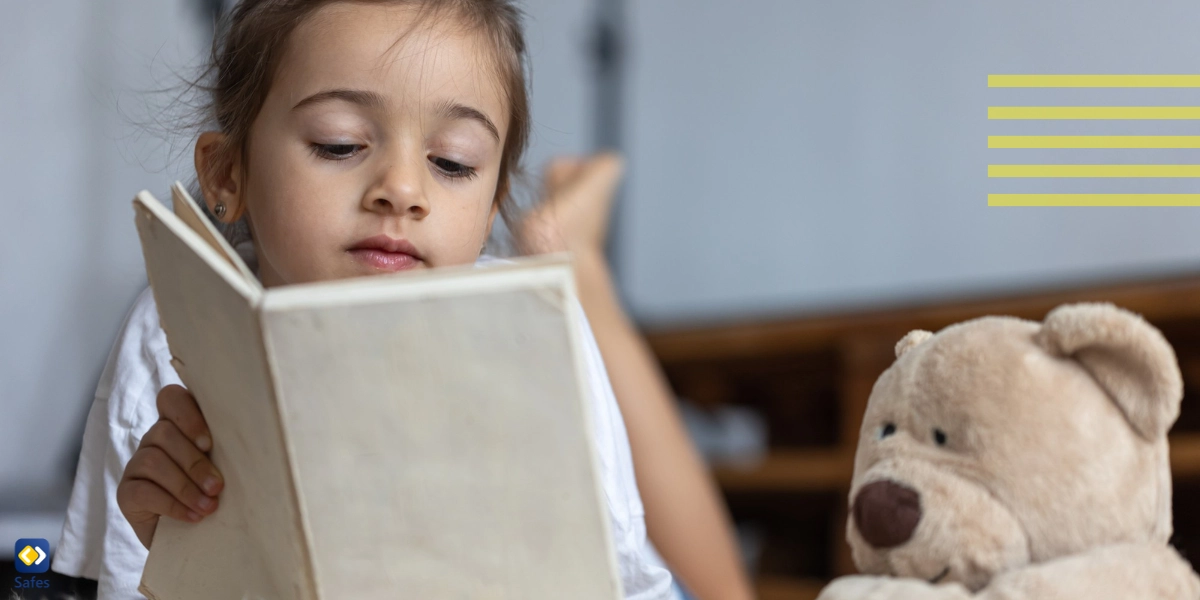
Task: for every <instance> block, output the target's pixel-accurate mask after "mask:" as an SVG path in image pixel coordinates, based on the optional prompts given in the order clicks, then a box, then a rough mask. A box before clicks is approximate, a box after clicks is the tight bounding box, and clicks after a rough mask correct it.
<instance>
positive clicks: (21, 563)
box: [13, 538, 50, 573]
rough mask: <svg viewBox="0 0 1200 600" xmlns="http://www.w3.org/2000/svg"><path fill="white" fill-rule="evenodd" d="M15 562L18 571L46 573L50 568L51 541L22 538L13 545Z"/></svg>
mask: <svg viewBox="0 0 1200 600" xmlns="http://www.w3.org/2000/svg"><path fill="white" fill-rule="evenodd" d="M13 564H14V566H16V568H17V572H18V573H45V572H46V571H48V570H50V542H47V541H46V540H43V539H41V538H21V539H19V540H17V543H16V544H15V545H14V547H13Z"/></svg>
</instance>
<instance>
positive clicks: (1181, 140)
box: [988, 135, 1200, 148]
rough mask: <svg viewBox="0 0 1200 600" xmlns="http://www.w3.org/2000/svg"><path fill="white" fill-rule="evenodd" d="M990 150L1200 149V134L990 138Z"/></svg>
mask: <svg viewBox="0 0 1200 600" xmlns="http://www.w3.org/2000/svg"><path fill="white" fill-rule="evenodd" d="M988 148H1200V135H989V136H988Z"/></svg>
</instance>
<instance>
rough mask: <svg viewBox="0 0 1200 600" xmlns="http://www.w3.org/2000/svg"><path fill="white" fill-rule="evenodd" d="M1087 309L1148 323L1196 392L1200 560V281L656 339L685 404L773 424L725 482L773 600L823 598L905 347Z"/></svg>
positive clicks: (1192, 426)
mask: <svg viewBox="0 0 1200 600" xmlns="http://www.w3.org/2000/svg"><path fill="white" fill-rule="evenodd" d="M1081 301H1107V302H1112V303H1115V304H1117V305H1119V306H1122V307H1124V308H1127V309H1129V310H1132V311H1134V312H1137V313H1140V314H1142V315H1143V316H1144V317H1145V318H1146V319H1147V320H1149V321H1150V322H1151V323H1153V324H1154V325H1155V326H1157V327H1159V328H1160V329H1161V330H1162V331H1163V333H1164V334H1165V335H1166V336H1167V338H1168V339H1169V340H1170V341H1171V343H1172V344H1173V345H1174V347H1175V349H1176V353H1177V355H1178V357H1179V362H1180V366H1181V368H1182V370H1183V374H1184V379H1185V384H1186V391H1185V398H1184V404H1183V414H1182V416H1181V418H1180V421H1179V422H1178V423H1177V424H1176V426H1175V428H1174V430H1173V432H1172V437H1171V464H1172V468H1173V470H1174V473H1175V487H1176V491H1175V512H1176V516H1175V524H1176V535H1175V538H1174V540H1173V541H1174V543H1175V544H1176V546H1177V547H1178V548H1180V550H1181V551H1183V552H1184V554H1185V556H1186V555H1187V554H1188V551H1189V550H1190V551H1191V553H1192V554H1193V555H1194V557H1200V510H1196V509H1194V508H1193V507H1195V506H1200V274H1196V275H1190V276H1185V277H1176V278H1168V279H1155V280H1144V281H1131V282H1126V283H1117V284H1104V285H1094V286H1088V287H1079V288H1074V289H1060V290H1048V291H1042V292H1028V293H1020V294H1008V295H1005V296H1002V297H1000V296H997V297H988V298H974V299H960V300H955V301H946V302H932V303H928V304H923V305H913V306H905V307H893V308H886V309H877V310H866V311H857V312H852V313H844V314H828V315H821V316H810V317H805V318H798V319H790V320H783V319H779V320H763V321H757V322H746V323H736V324H728V325H713V326H705V327H699V328H674V329H668V330H658V331H651V332H649V333H648V338H649V342H650V345H651V347H652V348H653V350H654V352H655V353H656V354H657V356H658V358H659V360H661V362H662V364H663V367H664V370H665V372H666V374H667V377H668V378H669V379H670V381H671V383H672V385H673V386H674V388H675V390H676V392H677V393H678V394H679V395H680V396H682V397H685V398H688V399H690V400H692V401H694V402H696V403H698V404H700V405H702V406H710V407H711V406H715V405H720V404H723V403H737V404H743V405H747V406H751V407H754V408H755V409H757V410H758V411H760V412H761V413H762V414H763V415H764V416H765V417H766V418H767V423H768V430H769V441H770V451H769V454H768V456H767V457H766V458H765V460H763V461H762V462H761V463H759V464H757V465H754V466H750V467H742V468H729V467H718V468H716V469H715V475H716V479H717V481H718V483H719V485H720V487H721V489H722V491H723V492H724V494H725V497H726V499H727V501H728V502H729V506H730V510H731V512H732V513H733V516H734V519H735V520H736V521H738V522H739V523H753V524H755V525H756V526H757V527H758V529H759V530H760V531H761V532H762V533H763V543H762V553H761V557H760V560H759V561H758V564H759V567H758V569H757V571H758V572H757V573H755V578H756V582H757V585H758V590H759V593H760V595H761V598H762V599H763V600H785V599H786V600H793V599H794V600H802V599H809V598H814V597H815V596H816V594H817V592H818V591H819V590H820V588H821V586H822V585H823V584H824V582H825V581H827V580H828V579H829V578H831V577H834V576H837V575H841V574H846V573H852V572H854V567H853V564H852V562H851V559H850V556H849V548H848V547H847V546H846V543H845V541H844V532H845V522H846V504H847V498H846V496H847V493H848V484H849V480H850V475H851V470H852V461H853V457H854V449H855V445H856V444H857V441H858V428H859V424H860V420H861V416H862V413H863V410H864V408H865V406H866V401H867V397H868V395H869V394H870V391H871V386H872V385H873V384H874V382H875V379H876V378H877V377H878V376H879V374H880V373H881V372H882V371H883V370H884V369H885V368H887V367H888V365H890V364H891V363H892V360H893V347H894V345H895V343H896V341H897V340H899V339H900V338H901V337H902V336H903V335H904V334H905V333H907V332H908V331H910V330H913V329H927V330H930V331H937V330H938V329H941V328H942V327H945V326H947V325H950V324H952V323H956V322H959V321H963V320H967V319H972V318H975V317H979V316H983V315H1012V316H1017V317H1022V318H1027V319H1032V320H1041V319H1042V318H1043V317H1044V316H1045V315H1046V313H1047V312H1049V311H1050V310H1051V309H1053V308H1054V307H1056V306H1058V305H1060V304H1064V303H1068V302H1081ZM1197 560H1200V558H1197Z"/></svg>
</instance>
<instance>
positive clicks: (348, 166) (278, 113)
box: [196, 3, 509, 286]
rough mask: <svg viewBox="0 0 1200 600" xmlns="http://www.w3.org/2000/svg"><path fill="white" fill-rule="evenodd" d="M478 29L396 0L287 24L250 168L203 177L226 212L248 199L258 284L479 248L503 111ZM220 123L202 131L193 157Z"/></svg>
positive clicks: (251, 146)
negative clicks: (219, 177) (424, 15)
mask: <svg viewBox="0 0 1200 600" xmlns="http://www.w3.org/2000/svg"><path fill="white" fill-rule="evenodd" d="M415 24H416V25H417V26H416V27H415V28H412V29H411V30H410V27H412V26H413V25H415ZM475 37H476V36H475V35H474V34H473V33H472V32H470V31H468V30H466V28H464V27H461V26H460V25H459V24H458V23H456V22H454V21H453V19H450V18H447V17H434V18H429V19H425V20H423V21H421V22H420V23H419V24H418V20H417V12H416V9H413V8H410V7H404V6H398V5H395V4H391V3H378V4H365V3H334V4H331V5H328V6H325V7H323V8H322V9H320V10H319V11H317V12H316V13H314V14H313V15H312V16H311V17H310V18H309V19H308V20H307V21H305V22H304V23H303V24H302V25H300V26H299V27H297V28H296V30H295V31H294V32H293V33H292V36H291V38H290V39H289V42H288V45H287V48H286V51H285V53H284V55H283V57H282V59H281V62H280V64H279V68H278V71H277V73H276V75H275V79H274V82H273V83H272V85H271V88H270V91H269V92H268V95H267V98H266V100H265V102H264V103H263V106H262V110H261V112H260V113H259V115H258V117H257V118H256V119H255V121H254V123H253V125H252V127H251V130H250V133H249V138H248V144H247V149H246V152H247V153H248V155H247V158H248V160H247V161H246V164H247V168H246V171H245V172H242V171H241V170H240V167H239V166H238V165H240V164H241V163H238V162H235V164H234V166H233V167H232V172H231V173H230V174H229V177H228V180H227V181H224V182H223V183H215V184H213V185H210V186H206V188H207V187H211V188H213V190H212V192H211V193H210V190H209V189H205V197H206V198H216V199H218V200H221V201H224V202H225V203H226V205H227V208H228V209H230V210H228V214H230V215H231V216H236V215H238V214H240V212H241V210H246V211H248V214H249V218H250V219H249V220H250V226H251V230H252V232H253V236H254V243H255V249H256V251H257V253H258V261H259V269H260V276H261V278H262V282H263V284H264V285H266V286H273V285H280V284H288V283H301V282H307V281H319V280H326V279H338V278H343V277H353V276H359V275H369V274H377V273H384V272H392V271H398V270H405V269H423V268H428V267H436V266H445V265H458V264H469V263H472V262H473V261H474V260H475V258H476V257H478V255H479V254H480V252H481V248H482V246H483V244H484V243H485V241H486V240H487V236H488V232H489V231H490V229H491V224H492V220H493V219H494V218H495V215H496V209H497V205H496V203H495V202H494V198H495V193H496V183H497V179H498V177H499V174H500V159H501V151H502V148H503V140H504V138H505V135H506V134H507V129H508V125H509V123H508V114H507V110H506V105H505V101H504V97H503V92H502V88H501V84H500V80H499V78H498V76H497V75H496V72H495V70H494V69H493V68H492V65H491V63H490V61H489V56H490V55H489V54H488V53H487V52H488V50H487V49H486V48H484V47H483V45H482V44H480V43H479V41H478V40H476V39H475ZM219 136H220V134H205V136H202V137H201V139H200V141H199V142H198V143H197V152H196V154H197V167H198V168H200V167H201V164H202V162H203V161H204V160H207V158H206V157H207V156H209V155H210V153H211V151H210V150H207V149H206V148H215V147H216V146H215V145H214V144H215V142H214V140H219V139H220V137H219ZM200 172H203V170H201V171H200Z"/></svg>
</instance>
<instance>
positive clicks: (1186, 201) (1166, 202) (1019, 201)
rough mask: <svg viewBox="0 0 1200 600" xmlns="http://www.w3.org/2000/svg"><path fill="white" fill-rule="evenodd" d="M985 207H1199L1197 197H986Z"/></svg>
mask: <svg viewBox="0 0 1200 600" xmlns="http://www.w3.org/2000/svg"><path fill="white" fill-rule="evenodd" d="M988 206H1200V194H988Z"/></svg>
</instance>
